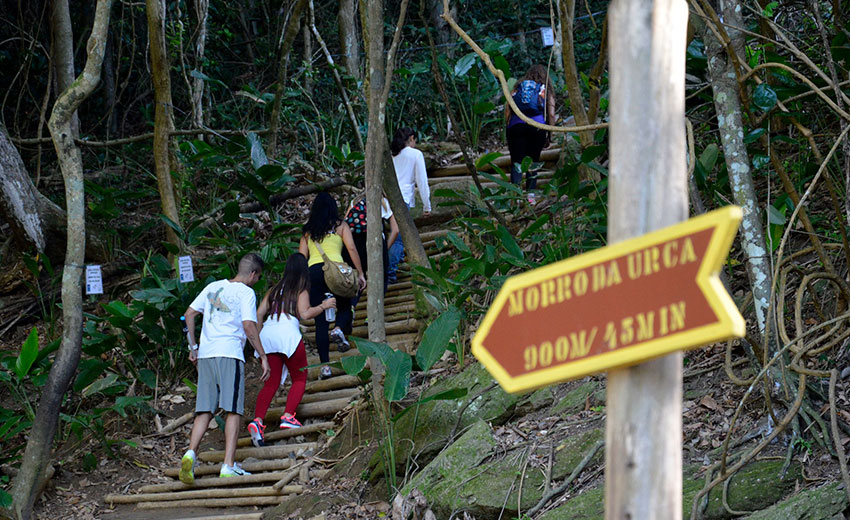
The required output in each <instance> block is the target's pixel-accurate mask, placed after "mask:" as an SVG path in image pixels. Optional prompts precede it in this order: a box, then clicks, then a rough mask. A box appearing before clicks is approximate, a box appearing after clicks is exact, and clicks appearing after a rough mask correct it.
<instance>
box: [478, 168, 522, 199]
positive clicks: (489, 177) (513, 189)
mask: <svg viewBox="0 0 850 520" xmlns="http://www.w3.org/2000/svg"><path fill="white" fill-rule="evenodd" d="M480 175H481V176H482V177H484V178H485V179H487V180H488V181H492V182H495V183H496V184H498V185H499V186H501V187H502V188H504V189H506V190H508V191H510V192H513V193H516V194H517V195H522V189H520V187H519V186H517V185H516V184H511V183H510V182H508V181H505V180H503V179H501V178H500V177H496V176H495V175H490V174H489V173H487V172H480Z"/></svg>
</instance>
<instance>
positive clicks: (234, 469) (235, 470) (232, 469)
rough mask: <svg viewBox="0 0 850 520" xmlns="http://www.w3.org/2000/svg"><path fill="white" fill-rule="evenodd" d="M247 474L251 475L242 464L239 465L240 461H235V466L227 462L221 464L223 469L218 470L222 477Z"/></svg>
mask: <svg viewBox="0 0 850 520" xmlns="http://www.w3.org/2000/svg"><path fill="white" fill-rule="evenodd" d="M245 475H250V473H248V472H247V471H245V470H244V469H242V466H240V465H239V463H238V462H234V463H233V466H228V465H227V464H222V465H221V471H219V472H218V476H219V477H222V478H226V477H244V476H245Z"/></svg>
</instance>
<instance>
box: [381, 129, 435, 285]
mask: <svg viewBox="0 0 850 520" xmlns="http://www.w3.org/2000/svg"><path fill="white" fill-rule="evenodd" d="M415 146H416V132H414V131H413V129H412V128H408V127H404V128H399V129H398V130H396V133H395V135H394V136H393V141H392V144H390V150H391V151H392V154H393V166H394V167H395V175H396V178H397V179H398V187H399V189H400V190H401V196H402V197H403V198H404V202H405V204H407V207H408V208H413V207H415V205H416V192H415V190H414V187H415V188H418V189H419V198H421V199H422V214H423V215H425V216H428V215H430V214H431V190H430V189H429V188H428V173H427V172H426V170H425V156H424V155H423V154H422V152H421V151H420V150H418V149H416V148H415ZM389 256H390V265H389V269H388V271H389V272H388V277H389V283H395V281H396V271H397V270H398V264H400V263H401V261H402V260H404V243H403V242H402V240H401V235H399V237H398V239H397V240H396V241H395V242H393V244H392V246H391V247H390V251H389Z"/></svg>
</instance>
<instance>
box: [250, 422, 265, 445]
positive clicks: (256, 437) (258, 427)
mask: <svg viewBox="0 0 850 520" xmlns="http://www.w3.org/2000/svg"><path fill="white" fill-rule="evenodd" d="M265 432H266V425H265V424H263V423H261V422H260V421H258V420H257V419H254V420H253V421H251V422H249V423H248V433H250V434H251V444H253V445H254V446H256V447H257V448H262V447H263V446H265V445H266V436H265V435H264V433H265Z"/></svg>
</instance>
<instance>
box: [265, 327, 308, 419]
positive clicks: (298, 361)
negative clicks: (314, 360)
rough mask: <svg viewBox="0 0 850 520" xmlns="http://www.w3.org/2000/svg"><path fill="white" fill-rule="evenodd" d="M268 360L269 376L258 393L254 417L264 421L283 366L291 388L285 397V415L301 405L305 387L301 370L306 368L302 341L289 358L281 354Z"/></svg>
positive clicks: (304, 378)
mask: <svg viewBox="0 0 850 520" xmlns="http://www.w3.org/2000/svg"><path fill="white" fill-rule="evenodd" d="M268 358H269V367H270V368H271V375H270V376H269V379H268V380H267V381H266V384H265V385H263V388H262V390H260V393H259V394H257V405H256V407H255V408H254V410H255V412H254V417H259V418H260V419H264V418H265V416H266V412H268V411H269V405H271V403H272V399H273V398H274V395H275V394H276V393H277V388H278V387H279V386H280V375H281V373H282V372H283V365H284V364H286V368H287V369H288V370H289V377H291V378H292V387H291V388H290V389H289V394H288V395H287V396H286V412H285V413H288V414H294V413H295V409H296V408H298V405H299V404H300V403H301V398H302V397H304V388H305V387H306V386H307V371H306V370H301V369H302V368H304V367H306V366H307V350H306V349H305V348H304V341H303V340H302V341H301V343H299V344H298V347H296V348H295V352H294V353H293V354H292V356H291V357H286V356H284V355H283V354H269V355H268Z"/></svg>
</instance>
